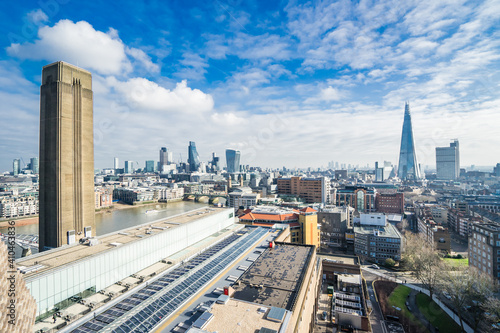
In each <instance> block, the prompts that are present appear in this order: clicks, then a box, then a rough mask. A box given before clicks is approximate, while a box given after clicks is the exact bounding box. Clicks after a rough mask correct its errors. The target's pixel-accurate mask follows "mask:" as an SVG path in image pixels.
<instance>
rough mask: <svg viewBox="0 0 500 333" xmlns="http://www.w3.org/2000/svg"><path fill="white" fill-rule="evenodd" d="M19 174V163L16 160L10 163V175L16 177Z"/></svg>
mask: <svg viewBox="0 0 500 333" xmlns="http://www.w3.org/2000/svg"><path fill="white" fill-rule="evenodd" d="M20 173H21V161H20V160H19V159H18V158H16V159H15V160H14V161H13V162H12V174H13V175H14V176H17V175H18V174H20Z"/></svg>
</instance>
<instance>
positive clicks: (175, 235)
mask: <svg viewBox="0 0 500 333" xmlns="http://www.w3.org/2000/svg"><path fill="white" fill-rule="evenodd" d="M231 213H232V209H224V210H222V211H221V212H220V213H218V214H214V215H210V216H207V217H205V218H200V219H198V220H195V221H193V222H189V223H186V224H181V225H179V226H176V227H175V228H172V229H170V230H168V231H164V232H160V233H158V234H154V235H151V236H149V237H147V238H144V239H138V240H137V241H134V242H131V243H126V244H123V245H120V246H118V247H116V248H111V249H109V250H105V251H103V252H101V253H99V254H96V255H93V256H89V257H86V258H84V259H81V260H76V261H74V262H73V263H71V264H68V265H65V266H61V267H58V268H55V269H52V270H50V271H47V272H42V273H40V274H37V275H34V276H31V277H27V278H25V281H26V285H27V286H28V288H29V289H30V291H31V295H32V296H33V297H34V298H35V299H36V302H37V316H38V315H40V314H43V313H45V312H47V311H48V310H50V309H52V307H53V306H54V305H55V304H57V303H59V302H61V301H64V300H66V299H68V298H70V297H72V296H74V295H76V294H78V293H80V292H82V291H84V290H86V289H89V288H95V290H97V291H99V290H102V289H104V288H106V287H108V286H110V285H112V284H114V283H116V282H117V281H120V280H122V279H124V278H126V277H127V276H130V275H132V274H134V273H137V272H139V271H140V270H142V269H144V268H146V267H148V266H150V265H152V264H154V263H156V262H158V261H160V260H161V259H164V258H166V257H168V256H171V255H172V254H174V253H176V252H179V251H181V250H183V249H185V248H186V247H188V246H190V245H193V244H194V243H196V242H199V241H200V240H202V239H204V238H206V237H208V236H210V235H212V234H213V233H216V232H218V231H220V230H222V229H224V228H226V227H228V226H230V225H232V224H233V223H234V218H232V217H230V216H231ZM55 251H57V250H55ZM18 265H20V266H22V259H21V260H19V261H18Z"/></svg>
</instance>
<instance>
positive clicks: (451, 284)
mask: <svg viewBox="0 0 500 333" xmlns="http://www.w3.org/2000/svg"><path fill="white" fill-rule="evenodd" d="M469 271H470V268H469V267H463V266H460V267H458V268H457V270H452V268H451V267H445V269H444V270H443V273H442V275H441V287H442V290H443V291H444V292H446V293H447V294H448V295H449V296H448V297H449V299H450V301H451V303H452V304H453V307H454V308H455V311H456V313H457V315H458V318H459V319H460V326H461V328H462V332H465V329H464V322H463V317H464V314H465V313H464V312H465V306H466V304H467V302H468V298H469V290H470V289H471V288H472V285H473V284H474V281H473V280H472V279H471V277H470V275H469Z"/></svg>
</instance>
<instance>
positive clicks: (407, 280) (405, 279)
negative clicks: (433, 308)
mask: <svg viewBox="0 0 500 333" xmlns="http://www.w3.org/2000/svg"><path fill="white" fill-rule="evenodd" d="M362 270H363V276H364V277H365V279H366V282H367V286H368V281H369V277H372V276H379V277H383V278H385V279H387V280H391V281H395V282H396V283H400V284H404V285H405V286H407V287H410V288H411V289H413V290H414V291H416V292H417V293H418V292H423V293H424V294H426V295H429V291H428V290H427V289H425V288H422V287H420V286H418V285H417V283H418V282H416V281H415V280H414V279H413V278H411V277H410V276H409V275H405V274H401V273H397V275H396V276H395V275H394V273H393V272H388V271H386V270H384V269H372V268H369V267H368V266H366V267H362ZM369 290H370V289H369ZM432 299H433V300H434V302H436V303H437V304H438V305H439V307H440V308H441V309H442V310H443V311H444V312H446V313H447V314H448V315H449V316H450V317H451V318H452V319H453V320H454V321H455V322H456V323H457V324H458V325H460V319H459V318H458V316H457V315H456V314H455V313H454V312H453V311H452V310H451V309H450V308H449V307H448V305H447V304H445V303H444V302H443V301H442V300H441V299H439V297H438V296H437V295H436V294H434V295H433V298H432ZM370 300H371V297H370ZM377 306H378V302H377ZM410 307H411V309H412V312H414V311H415V309H417V306H416V303H415V304H413V306H412V304H410ZM374 308H375V306H374ZM382 318H383V317H382ZM370 321H371V320H370ZM372 325H373V323H372ZM427 325H428V322H427ZM427 327H428V326H427ZM464 328H465V331H466V332H467V333H472V332H473V331H474V330H473V329H472V328H471V327H470V326H469V325H468V324H467V323H465V322H464ZM384 329H385V327H384ZM373 331H374V333H377V332H376V331H375V329H374V330H373ZM432 332H434V331H432Z"/></svg>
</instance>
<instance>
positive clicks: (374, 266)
mask: <svg viewBox="0 0 500 333" xmlns="http://www.w3.org/2000/svg"><path fill="white" fill-rule="evenodd" d="M370 267H371V268H373V269H380V267H378V266H377V265H375V264H373V265H371V266H370Z"/></svg>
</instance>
